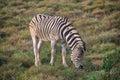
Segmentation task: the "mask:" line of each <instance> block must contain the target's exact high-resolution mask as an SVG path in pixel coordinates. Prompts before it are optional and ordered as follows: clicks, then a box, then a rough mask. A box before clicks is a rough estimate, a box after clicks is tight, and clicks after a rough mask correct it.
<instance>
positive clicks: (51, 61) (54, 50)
mask: <svg viewBox="0 0 120 80" xmlns="http://www.w3.org/2000/svg"><path fill="white" fill-rule="evenodd" d="M55 47H56V41H51V60H50V64H51V65H53V62H54V55H55V52H56V48H55Z"/></svg>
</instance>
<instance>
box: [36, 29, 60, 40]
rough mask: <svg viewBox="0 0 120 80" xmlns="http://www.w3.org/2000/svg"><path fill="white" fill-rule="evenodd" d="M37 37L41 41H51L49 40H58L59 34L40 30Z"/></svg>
mask: <svg viewBox="0 0 120 80" xmlns="http://www.w3.org/2000/svg"><path fill="white" fill-rule="evenodd" d="M38 35H39V36H38V37H39V39H40V40H42V41H51V40H56V41H58V40H59V36H58V34H56V33H54V32H51V33H47V32H46V33H44V32H42V31H41V32H40V31H39V33H38Z"/></svg>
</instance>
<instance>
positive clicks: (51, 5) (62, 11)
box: [0, 0, 120, 80]
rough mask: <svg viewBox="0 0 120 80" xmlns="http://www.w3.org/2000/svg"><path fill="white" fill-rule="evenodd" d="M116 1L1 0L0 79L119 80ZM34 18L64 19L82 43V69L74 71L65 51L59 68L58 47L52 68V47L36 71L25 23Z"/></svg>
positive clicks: (44, 50) (119, 20)
mask: <svg viewBox="0 0 120 80" xmlns="http://www.w3.org/2000/svg"><path fill="white" fill-rule="evenodd" d="M119 5H120V1H119V0H6V1H2V0H0V80H119V79H120V68H119V67H120V6H119ZM38 13H41V14H47V15H56V16H65V17H68V19H69V21H72V22H73V25H74V26H75V27H76V28H77V30H78V31H79V33H80V35H81V36H82V38H83V40H84V41H85V42H86V45H87V51H86V53H85V56H84V60H83V64H84V68H83V69H75V68H74V66H73V64H72V62H71V61H70V53H71V51H70V49H69V48H68V49H67V63H68V65H69V67H68V68H65V67H63V65H62V59H61V53H60V44H59V43H58V44H57V53H56V55H55V63H54V65H53V66H51V65H50V64H49V61H50V50H51V49H50V43H49V42H47V43H45V44H44V46H43V47H42V51H41V59H42V64H43V65H41V66H40V67H38V68H36V67H35V66H34V54H33V47H32V39H31V36H30V32H29V28H28V24H29V22H30V20H31V19H32V17H33V16H34V15H36V14H38Z"/></svg>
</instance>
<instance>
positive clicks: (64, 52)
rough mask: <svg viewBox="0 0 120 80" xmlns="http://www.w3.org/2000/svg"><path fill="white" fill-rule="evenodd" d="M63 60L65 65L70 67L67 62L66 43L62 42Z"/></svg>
mask: <svg viewBox="0 0 120 80" xmlns="http://www.w3.org/2000/svg"><path fill="white" fill-rule="evenodd" d="M62 61H63V65H64V66H65V67H68V65H67V64H66V44H62Z"/></svg>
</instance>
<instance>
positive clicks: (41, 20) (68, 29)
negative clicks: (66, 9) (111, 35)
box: [29, 14, 85, 68]
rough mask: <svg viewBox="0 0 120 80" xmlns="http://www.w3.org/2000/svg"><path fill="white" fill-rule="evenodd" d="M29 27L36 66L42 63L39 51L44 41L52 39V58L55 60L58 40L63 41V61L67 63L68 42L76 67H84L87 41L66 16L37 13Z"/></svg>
mask: <svg viewBox="0 0 120 80" xmlns="http://www.w3.org/2000/svg"><path fill="white" fill-rule="evenodd" d="M29 29H30V33H31V37H32V40H33V47H34V55H35V66H39V65H41V61H40V56H39V52H40V49H41V46H42V44H43V42H44V41H51V60H50V64H51V65H52V64H53V62H54V54H55V52H56V46H55V45H56V42H58V41H59V42H61V44H62V45H61V47H62V61H63V65H64V66H67V64H66V59H65V58H66V44H67V45H68V46H69V47H70V48H71V50H72V54H71V61H72V62H73V64H74V65H75V67H76V68H79V67H82V63H81V61H82V58H83V55H84V51H85V43H84V41H83V40H82V39H81V37H80V35H79V33H78V32H77V30H76V29H75V28H74V27H73V26H72V24H71V23H70V22H68V21H67V19H66V18H64V17H58V16H48V15H44V14H37V15H36V16H34V17H33V19H32V21H31V22H30V23H29Z"/></svg>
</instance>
